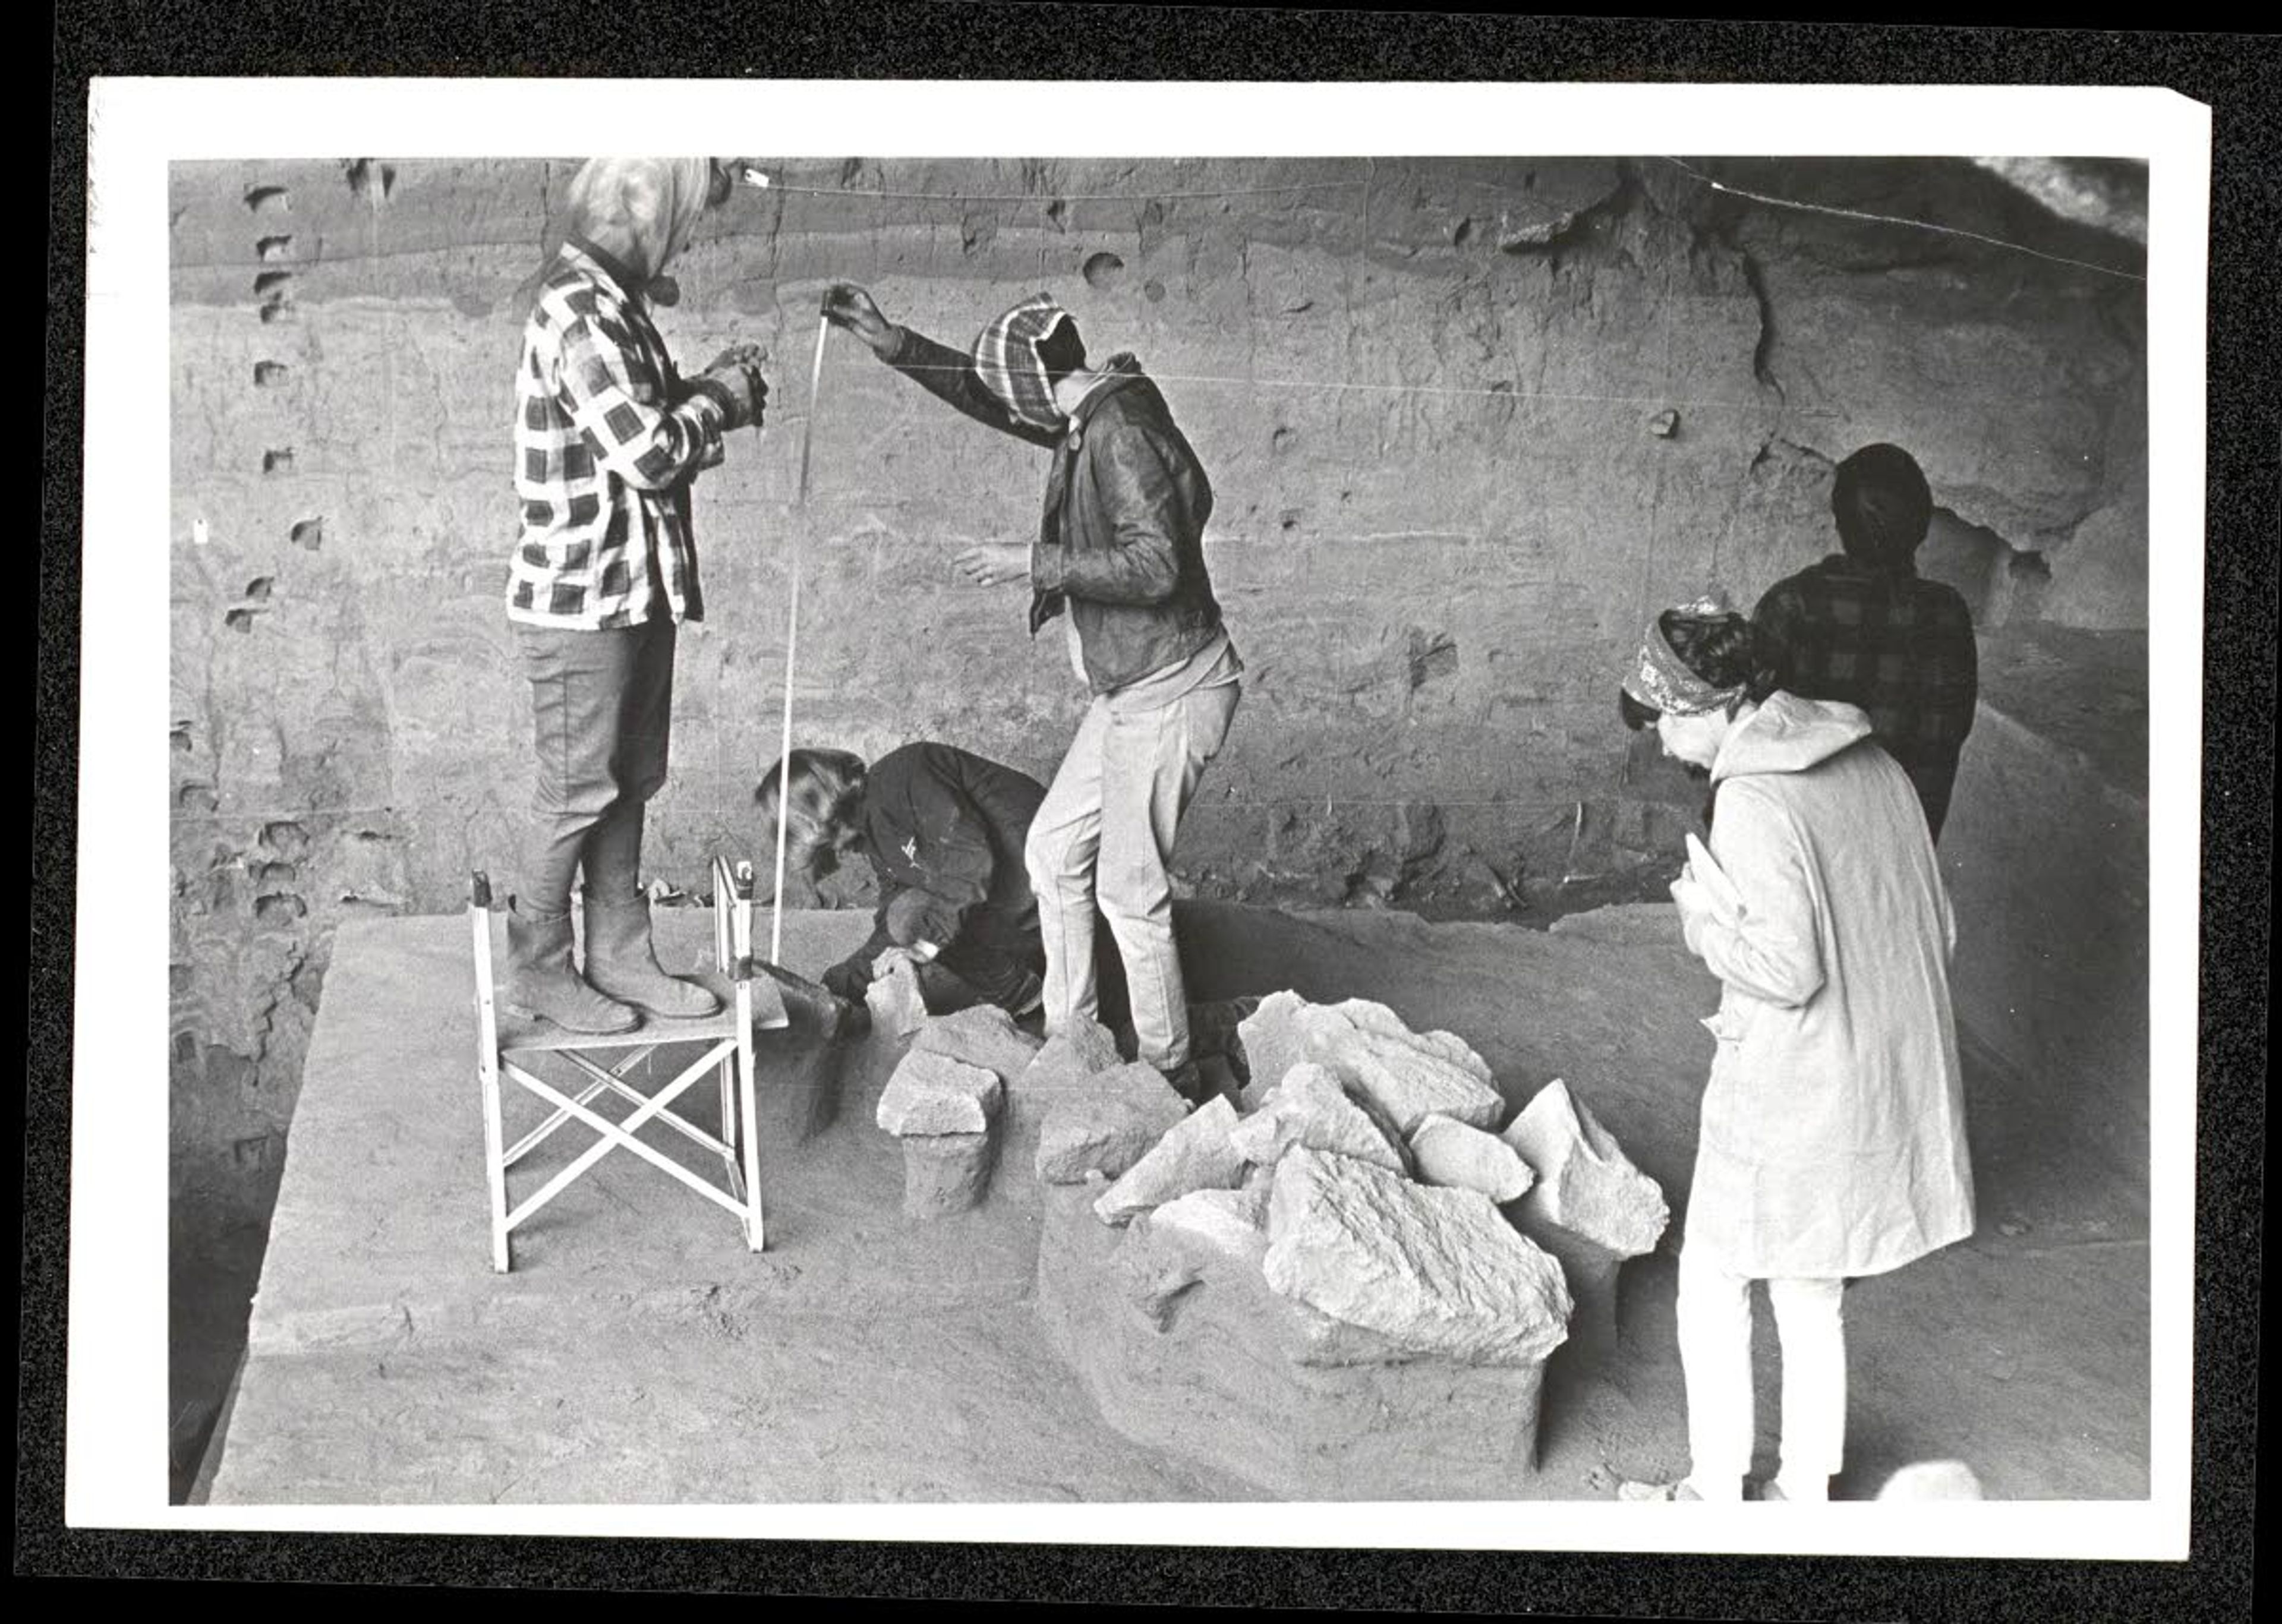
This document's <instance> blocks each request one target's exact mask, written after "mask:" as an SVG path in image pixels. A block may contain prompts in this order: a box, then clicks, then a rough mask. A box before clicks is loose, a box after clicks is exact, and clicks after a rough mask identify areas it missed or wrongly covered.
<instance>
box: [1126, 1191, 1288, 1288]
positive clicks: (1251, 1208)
mask: <svg viewBox="0 0 2282 1624" xmlns="http://www.w3.org/2000/svg"><path fill="white" fill-rule="evenodd" d="M1145 1222H1146V1223H1147V1224H1148V1226H1149V1233H1150V1234H1151V1235H1152V1236H1153V1237H1155V1238H1157V1239H1160V1240H1169V1241H1172V1242H1173V1243H1175V1244H1176V1245H1179V1246H1184V1247H1193V1248H1197V1249H1199V1250H1201V1251H1204V1252H1206V1253H1209V1254H1213V1255H1218V1256H1220V1257H1223V1258H1226V1259H1228V1260H1229V1261H1230V1262H1231V1263H1242V1264H1245V1265H1246V1266H1247V1267H1250V1268H1254V1269H1257V1268H1258V1267H1259V1266H1260V1262H1261V1259H1262V1258H1264V1257H1266V1256H1267V1255H1268V1196H1267V1194H1266V1193H1265V1192H1260V1191H1249V1190H1191V1191H1190V1192H1189V1193H1188V1194H1186V1195H1184V1196H1179V1197H1176V1199H1174V1200H1172V1201H1167V1202H1166V1203H1165V1204H1164V1205H1163V1206H1161V1207H1160V1208H1157V1209H1156V1210H1155V1211H1153V1212H1152V1213H1151V1214H1150V1215H1149V1216H1148V1217H1147V1219H1146V1220H1145Z"/></svg>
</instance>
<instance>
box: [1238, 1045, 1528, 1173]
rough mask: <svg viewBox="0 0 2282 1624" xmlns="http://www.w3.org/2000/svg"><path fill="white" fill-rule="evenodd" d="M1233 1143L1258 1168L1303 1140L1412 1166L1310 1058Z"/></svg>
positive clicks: (1377, 1162)
mask: <svg viewBox="0 0 2282 1624" xmlns="http://www.w3.org/2000/svg"><path fill="white" fill-rule="evenodd" d="M1229 1143H1230V1144H1231V1145H1233V1146H1236V1150H1237V1154H1238V1155H1240V1156H1242V1157H1243V1158H1244V1159H1245V1160H1246V1162H1251V1163H1252V1164H1254V1166H1255V1167H1273V1166H1275V1165H1276V1163H1277V1162H1279V1161H1281V1160H1282V1159H1283V1156H1284V1153H1285V1152H1286V1151H1288V1150H1290V1149H1291V1148H1292V1146H1294V1145H1305V1146H1308V1149H1310V1150H1320V1151H1323V1152H1325V1153H1326V1154H1331V1155H1336V1156H1353V1157H1354V1159H1355V1160H1356V1161H1358V1162H1370V1163H1372V1164H1373V1165H1374V1166H1378V1167H1383V1168H1385V1169H1386V1170H1387V1171H1388V1172H1390V1173H1404V1172H1408V1171H1409V1165H1408V1163H1407V1162H1406V1161H1405V1159H1404V1157H1403V1154H1402V1152H1401V1148H1400V1147H1399V1146H1397V1145H1396V1144H1395V1143H1394V1141H1393V1140H1391V1139H1389V1138H1387V1136H1386V1133H1385V1131H1384V1130H1383V1129H1382V1128H1381V1127H1380V1125H1379V1123H1378V1120H1377V1119H1376V1118H1375V1117H1373V1116H1372V1115H1370V1112H1368V1111H1366V1110H1364V1109H1363V1108H1362V1107H1361V1106H1359V1105H1357V1104H1356V1103H1355V1102H1354V1100H1351V1099H1349V1098H1348V1097H1347V1090H1346V1089H1344V1088H1342V1087H1341V1086H1340V1085H1339V1078H1338V1076H1335V1075H1334V1074H1333V1073H1331V1071H1330V1070H1328V1069H1327V1068H1324V1067H1322V1066H1318V1065H1316V1064H1315V1063H1314V1062H1313V1061H1300V1063H1299V1064H1298V1065H1296V1066H1294V1067H1292V1068H1291V1070H1289V1071H1287V1072H1286V1073H1285V1074H1284V1077H1283V1080H1282V1081H1281V1082H1279V1083H1277V1084H1276V1086H1275V1088H1274V1089H1273V1091H1271V1092H1269V1094H1268V1095H1267V1097H1266V1098H1265V1099H1264V1100H1261V1104H1260V1107H1259V1108H1258V1109H1257V1110H1255V1111H1254V1112H1253V1114H1252V1115H1249V1116H1247V1117H1246V1118H1245V1119H1244V1120H1243V1121H1242V1122H1240V1123H1238V1124H1237V1125H1236V1127H1235V1129H1234V1130H1233V1131H1230V1134H1229ZM1501 1148H1502V1146H1501ZM1507 1154H1512V1153H1511V1152H1510V1151H1509V1152H1508V1153H1507Z"/></svg>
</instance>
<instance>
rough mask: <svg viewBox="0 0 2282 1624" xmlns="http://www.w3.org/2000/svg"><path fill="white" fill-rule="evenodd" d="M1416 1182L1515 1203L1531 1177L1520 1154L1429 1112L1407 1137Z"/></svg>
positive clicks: (1494, 1137) (1489, 1135) (1533, 1178)
mask: <svg viewBox="0 0 2282 1624" xmlns="http://www.w3.org/2000/svg"><path fill="white" fill-rule="evenodd" d="M1410 1159H1411V1162H1412V1165H1413V1166H1415V1167H1416V1168H1417V1172H1418V1182H1419V1183H1421V1184H1427V1185H1440V1186H1442V1187H1443V1188H1446V1189H1451V1190H1479V1191H1480V1192H1481V1193H1483V1194H1484V1195H1486V1196H1488V1197H1489V1198H1490V1200H1492V1201H1518V1200H1520V1199H1521V1197H1522V1196H1524V1195H1525V1194H1526V1193H1528V1190H1529V1186H1530V1185H1533V1184H1534V1183H1535V1182H1536V1181H1537V1176H1536V1175H1535V1174H1534V1173H1532V1172H1531V1171H1530V1170H1529V1163H1527V1162H1524V1161H1523V1160H1522V1159H1521V1153H1520V1152H1518V1151H1517V1150H1516V1149H1514V1147H1513V1146H1510V1145H1509V1144H1507V1143H1506V1142H1505V1141H1504V1140H1503V1139H1502V1138H1498V1136H1497V1135H1496V1134H1494V1133H1485V1132H1483V1131H1481V1130H1480V1129H1479V1128H1475V1127H1471V1126H1470V1125H1468V1124H1467V1123H1462V1122H1459V1121H1458V1120H1457V1119H1456V1118H1455V1117H1449V1116H1430V1117H1428V1118H1427V1119H1426V1120H1425V1121H1424V1122H1423V1123H1419V1124H1418V1126H1417V1129H1416V1130H1414V1131H1412V1133H1411V1135H1410Z"/></svg>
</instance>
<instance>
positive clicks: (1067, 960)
mask: <svg viewBox="0 0 2282 1624" xmlns="http://www.w3.org/2000/svg"><path fill="white" fill-rule="evenodd" d="M824 313H825V315H826V316H827V318H829V319H830V320H831V321H832V322H834V323H835V324H836V325H838V326H841V327H843V328H845V329H847V330H849V331H850V332H851V333H853V334H855V335H856V336H857V337H858V338H860V339H862V340H863V341H864V343H865V345H866V346H868V347H869V348H870V349H871V351H872V353H873V354H875V355H877V356H878V357H879V358H880V359H881V360H882V361H887V362H888V363H889V365H891V366H893V367H894V368H896V369H897V370H898V371H900V372H902V373H903V374H904V376H906V377H910V378H911V379H912V381H913V382H915V383H917V384H919V385H920V386H921V387H922V388H924V389H926V390H927V391H928V392H929V393H930V394H933V395H935V396H936V397H937V398H939V399H940V400H943V401H945V402H947V403H948V404H949V405H951V406H952V407H954V408H957V409H958V410H959V411H960V412H963V413H965V414H966V416H970V417H973V418H974V419H976V420H977V421H979V422H982V423H988V424H989V425H990V426H991V427H992V428H995V429H997V430H1000V431H1003V432H1005V433H1008V434H1012V435H1013V436H1015V437H1016V438H1018V439H1023V440H1026V441H1028V443H1030V444H1031V445H1034V446H1037V447H1043V448H1044V449H1046V450H1049V451H1051V452H1052V454H1053V461H1052V464H1051V466H1050V468H1049V470H1048V473H1047V478H1046V493H1045V504H1044V514H1043V516H1042V517H1041V520H1040V524H1039V530H1038V538H1037V540H1036V541H1034V542H1028V543H1024V542H1007V543H984V544H982V545H979V546H975V547H971V548H967V549H966V550H965V551H963V552H962V553H960V554H959V556H958V558H957V560H956V563H957V565H958V567H959V571H960V573H962V574H963V575H965V576H966V579H968V580H970V581H972V582H973V583H974V584H975V585H977V586H986V587H988V586H997V585H999V584H1001V583H1005V582H1013V581H1018V580H1021V579H1026V578H1027V579H1028V581H1029V584H1030V616H1029V624H1030V632H1031V634H1032V635H1033V636H1035V635H1036V633H1037V631H1038V628H1039V627H1040V626H1044V624H1045V623H1046V622H1047V621H1049V620H1051V619H1052V618H1054V617H1056V616H1057V615H1060V614H1062V613H1064V612H1065V610H1067V614H1068V617H1069V618H1068V621H1067V626H1068V637H1069V652H1070V664H1071V665H1072V667H1073V668H1074V669H1075V671H1076V672H1077V674H1078V676H1079V678H1080V680H1083V681H1084V682H1085V684H1086V685H1087V688H1088V689H1089V690H1090V691H1091V695H1092V701H1091V704H1089V705H1088V707H1087V709H1086V713H1085V719H1084V720H1083V722H1081V723H1080V724H1079V726H1078V730H1077V736H1076V737H1075V739H1074V740H1072V741H1071V743H1070V748H1069V751H1068V753H1067V755H1066V756H1065V757H1064V758H1062V764H1061V767H1060V769H1059V771H1058V772H1057V773H1055V774H1054V780H1053V782H1052V784H1050V785H1049V786H1047V789H1046V798H1045V801H1044V804H1042V805H1040V807H1039V808H1038V812H1037V815H1036V818H1035V819H1034V820H1032V822H1031V825H1030V835H1029V841H1028V847H1027V849H1026V851H1025V858H1024V860H1025V865H1026V866H1027V867H1028V869H1029V872H1030V879H1031V884H1032V887H1033V889H1034V890H1036V895H1037V898H1038V924H1039V930H1040V934H1041V935H1042V936H1044V942H1045V956H1046V977H1045V987H1044V1007H1045V1016H1046V1031H1047V1033H1048V1035H1049V1036H1051V1035H1052V1034H1053V1033H1055V1032H1058V1031H1060V1030H1063V1029H1064V1028H1066V1027H1067V1025H1069V1024H1070V1023H1071V1022H1073V1021H1075V1020H1077V1019H1079V1018H1081V1017H1084V1018H1092V1017H1094V1016H1095V1015H1096V1014H1097V1012H1098V992H1097V989H1096V984H1095V978H1094V967H1093V952H1092V947H1093V940H1094V921H1095V918H1096V910H1097V908H1098V910H1099V916H1100V917H1101V918H1102V919H1103V920H1105V921H1106V922H1107V924H1108V926H1109V929H1110V934H1111V935H1112V936H1114V937H1115V938H1116V942H1117V946H1118V952H1119V956H1120V957H1121V958H1122V960H1124V965H1125V979H1126V988H1127V993H1128V997H1129V1002H1130V1005H1131V1009H1132V1017H1133V1030H1134V1038H1135V1046H1136V1049H1137V1058H1139V1059H1140V1060H1142V1061H1146V1062H1147V1063H1148V1064H1150V1065H1152V1066H1154V1067H1156V1068H1158V1069H1159V1070H1160V1071H1161V1072H1163V1073H1164V1074H1165V1076H1167V1077H1168V1079H1170V1080H1171V1082H1172V1083H1173V1084H1174V1086H1175V1087H1176V1088H1178V1089H1180V1090H1181V1091H1182V1092H1184V1093H1189V1094H1191V1095H1192V1096H1193V1094H1194V1093H1195V1092H1196V1091H1197V1089H1198V1086H1199V1085H1198V1080H1197V1076H1198V1074H1197V1067H1196V1064H1195V1061H1193V1059H1192V1058H1191V1054H1190V1040H1189V1022H1188V1003H1187V990H1186V986H1185V984H1184V981H1183V978H1182V974H1181V961H1180V956H1179V954H1178V952H1177V951H1176V947H1175V944H1174V941H1173V907H1172V885H1171V882H1170V880H1169V879H1168V875H1167V873H1166V865H1167V863H1168V860H1169V859H1170V858H1171V856H1172V851H1173V843H1174V838H1175V836H1176V833H1177V832H1178V829H1179V827H1180V820H1181V816H1182V814H1183V813H1184V812H1185V811H1186V810H1187V809H1188V805H1189V802H1190V800H1191V797H1192V796H1194V795H1195V794H1196V789H1197V781H1198V780H1199V778H1200V777H1201V776H1202V775H1203V773H1204V770H1205V767H1206V765H1207V764H1208V763H1209V762H1211V760H1212V759H1213V758H1214V757H1215V756H1216V755H1218V754H1219V753H1220V749H1221V745H1222V742H1223V741H1224V740H1225V739H1226V738H1227V736H1228V729H1229V724H1230V720H1231V719H1232V718H1233V717H1234V716H1235V714H1236V707H1237V701H1238V696H1239V695H1240V693H1241V691H1242V685H1241V682H1240V680H1239V679H1240V677H1241V675H1242V673H1243V671H1244V663H1243V661H1242V660H1240V659H1239V658H1238V657H1237V652H1236V649H1235V646H1234V645H1233V644H1232V643H1231V642H1230V641H1229V635H1228V631H1227V628H1226V627H1225V626H1222V622H1221V612H1220V604H1219V602H1218V601H1217V600H1215V597H1214V596H1213V590H1212V581H1211V579H1210V577H1209V576H1208V575H1207V572H1206V569H1205V557H1204V530H1205V522H1206V520H1207V518H1209V517H1211V514H1212V501H1213V499H1212V486H1211V482H1210V481H1209V480H1207V478H1206V477H1205V470H1204V468H1203V465H1202V464H1201V463H1199V461H1198V460H1197V455H1196V452H1195V450H1194V449H1193V448H1192V447H1191V446H1190V444H1189V442H1188V440H1187V439H1186V438H1185V437H1184V435H1183V434H1182V433H1181V431H1180V430H1179V428H1178V427H1177V426H1176V425H1175V423H1174V422H1173V416H1172V413H1171V411H1170V410H1169V409H1168V408H1167V406H1166V404H1165V398H1164V396H1163V395H1162V394H1160V392H1158V389H1157V385H1155V384H1154V383H1153V382H1152V381H1150V379H1149V378H1148V377H1146V376H1145V374H1144V373H1143V372H1142V370H1141V368H1140V364H1139V363H1138V362H1137V361H1135V360H1134V358H1133V357H1132V356H1131V355H1129V354H1119V355H1115V356H1113V357H1111V358H1110V360H1109V361H1107V362H1106V363H1105V364H1104V365H1103V366H1102V367H1101V368H1099V369H1093V368H1091V367H1090V366H1088V364H1087V361H1086V352H1085V345H1084V342H1083V339H1082V338H1080V337H1079V335H1078V330H1077V323H1076V322H1075V321H1074V320H1072V319H1071V317H1070V315H1069V314H1068V312H1067V311H1065V310H1063V309H1062V308H1061V307H1059V306H1058V305H1056V304H1055V303H1054V301H1053V299H1052V298H1051V297H1050V296H1048V295H1046V294H1044V293H1041V294H1038V295H1036V297H1035V298H1031V299H1025V300H1023V301H1022V302H1021V304H1019V305H1016V306H1015V307H1013V309H1011V310H1009V311H1007V312H1006V313H1005V315H1001V316H999V317H998V318H997V320H996V321H994V322H991V323H990V325H989V326H987V327H985V328H984V329H983V330H982V336H981V337H980V338H977V339H976V340H975V343H974V350H973V353H972V354H959V352H958V351H956V350H953V349H950V348H948V347H946V346H943V345H940V344H937V343H935V341H934V340H933V339H930V338H925V337H923V336H921V335H920V334H919V333H916V332H913V331H912V330H910V329H908V328H904V327H898V326H896V325H894V324H892V323H890V322H889V321H888V319H887V317H886V316H884V315H881V312H880V307H879V306H878V305H877V304H875V303H874V302H873V299H872V296H871V295H870V294H869V293H867V292H865V291H864V290H863V289H862V288H859V287H857V286H855V285H853V284H849V283H836V284H834V285H833V286H832V287H831V288H830V289H829V290H828V291H827V292H826V294H825V299H824Z"/></svg>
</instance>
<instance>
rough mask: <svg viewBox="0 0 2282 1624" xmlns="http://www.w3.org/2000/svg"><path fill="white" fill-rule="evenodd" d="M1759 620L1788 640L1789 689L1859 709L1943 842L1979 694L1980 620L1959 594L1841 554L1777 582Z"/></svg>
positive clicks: (1785, 678)
mask: <svg viewBox="0 0 2282 1624" xmlns="http://www.w3.org/2000/svg"><path fill="white" fill-rule="evenodd" d="M1751 618H1752V619H1753V620H1754V621H1756V622H1757V623H1758V626H1759V627H1760V628H1761V629H1762V630H1763V631H1766V632H1767V633H1771V634H1772V635H1773V636H1774V640H1775V641H1777V642H1778V643H1779V644H1781V649H1782V686H1783V687H1784V688H1787V689H1789V691H1790V692H1792V693H1794V694H1797V695H1799V696H1800V697H1802V698H1805V699H1836V700H1843V701H1844V702H1845V703H1848V704H1854V705H1859V706H1861V707H1862V709H1863V710H1864V711H1867V712H1868V713H1869V717H1870V726H1871V728H1872V730H1873V732H1874V734H1875V735H1876V738H1877V741H1878V742H1879V743H1880V744H1881V745H1882V746H1883V747H1884V748H1885V750H1886V753H1887V754H1888V755H1890V756H1891V757H1893V758H1894V759H1895V760H1896V761H1898V762H1899V763H1900V764H1901V765H1902V770H1903V771H1904V772H1905V773H1908V774H1909V778H1910V782H1911V783H1912V784H1913V785H1914V786H1915V787H1916V789H1917V792H1918V799H1919V801H1920V802H1921V804H1923V806H1924V807H1925V814H1926V827H1927V828H1928V829H1929V830H1930V831H1931V833H1932V834H1933V835H1934V837H1935V838H1936V839H1939V838H1940V836H1941V826H1942V822H1943V820H1944V819H1945V818H1946V817H1947V816H1948V814H1949V796H1950V789H1951V787H1952V785H1953V784H1954V783H1955V781H1956V778H1957V758H1958V752H1959V751H1960V750H1961V749H1962V748H1963V746H1964V743H1965V737H1966V734H1968V733H1970V732H1971V731H1972V730H1973V707H1974V702H1975V698H1976V697H1977V695H1978V694H1979V690H1980V667H1979V651H1978V649H1976V647H1975V643H1974V640H1973V614H1972V611H1971V610H1968V609H1967V608H1966V606H1965V600H1964V599H1963V598H1961V597H1960V596H1959V595H1958V594H1957V592H1956V590H1955V589H1954V588H1952V587H1947V586H1944V585H1943V584H1942V583H1941V582H1939V581H1929V580H1926V579H1922V578H1921V577H1920V576H1918V575H1917V574H1915V573H1914V572H1913V571H1909V570H1906V569H1905V570H1902V571H1873V570H1866V569H1864V568H1863V567H1862V566H1861V565H1860V564H1858V563H1855V562H1854V561H1853V560H1852V559H1851V558H1849V557H1847V556H1845V555H1843V554H1834V555H1832V556H1830V557H1828V558H1826V559H1824V560H1823V561H1822V562H1821V563H1818V564H1815V565H1813V566H1812V568H1810V569H1805V570H1802V571H1799V572H1798V573H1797V574H1796V575H1793V576H1791V577H1789V579H1785V580H1781V581H1778V582H1776V583H1775V585H1774V587H1770V588H1769V589H1768V591H1767V594H1766V596H1765V597H1763V598H1761V599H1760V600H1759V606H1758V609H1757V610H1755V611H1754V612H1753V614H1752V616H1751Z"/></svg>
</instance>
